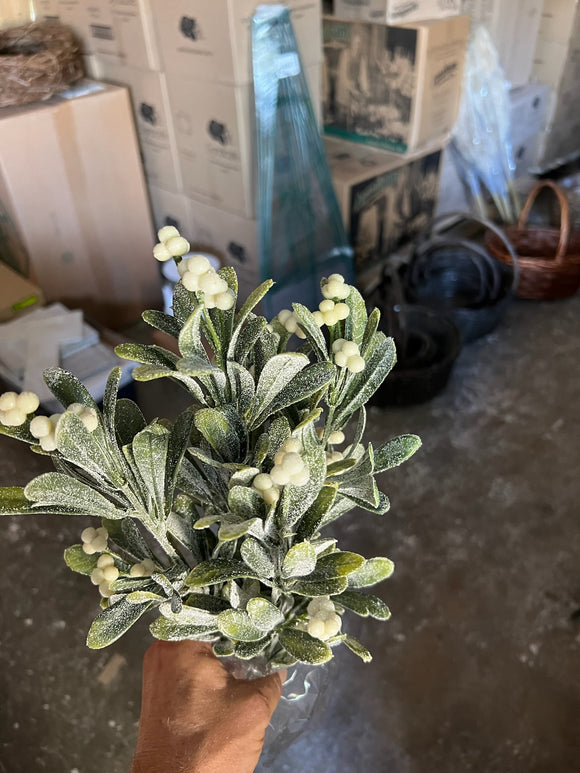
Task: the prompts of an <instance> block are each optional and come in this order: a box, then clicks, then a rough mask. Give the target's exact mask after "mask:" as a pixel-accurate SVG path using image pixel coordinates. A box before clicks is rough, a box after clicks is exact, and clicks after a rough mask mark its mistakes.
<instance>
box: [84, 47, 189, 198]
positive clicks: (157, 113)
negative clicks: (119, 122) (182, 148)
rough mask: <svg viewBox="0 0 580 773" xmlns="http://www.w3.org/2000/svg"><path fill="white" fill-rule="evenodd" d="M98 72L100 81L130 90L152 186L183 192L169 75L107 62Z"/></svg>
mask: <svg viewBox="0 0 580 773" xmlns="http://www.w3.org/2000/svg"><path fill="white" fill-rule="evenodd" d="M97 70H98V73H99V80H104V81H106V82H107V83H113V84H115V85H117V86H126V87H127V88H128V89H129V92H130V94H131V103H132V105H133V115H134V116H135V126H136V127H137V134H138V135H139V142H140V145H141V153H142V156H143V163H144V166H145V173H146V175H147V180H148V182H149V183H151V184H153V185H157V186H160V187H162V188H167V189H169V190H174V191H179V190H181V173H180V171H179V161H178V158H177V145H176V142H175V134H174V131H173V124H172V120H171V111H170V108H169V96H168V93H167V84H166V80H165V75H164V74H163V73H158V72H152V71H149V70H138V69H137V68H135V67H125V66H123V65H118V64H112V63H111V61H110V60H108V59H107V60H105V59H103V58H101V59H100V60H99V65H98V68H97Z"/></svg>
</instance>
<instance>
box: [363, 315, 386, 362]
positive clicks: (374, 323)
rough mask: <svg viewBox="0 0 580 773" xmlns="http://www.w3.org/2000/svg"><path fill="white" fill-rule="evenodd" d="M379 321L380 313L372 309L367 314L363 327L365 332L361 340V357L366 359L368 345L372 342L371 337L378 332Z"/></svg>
mask: <svg viewBox="0 0 580 773" xmlns="http://www.w3.org/2000/svg"><path fill="white" fill-rule="evenodd" d="M380 320H381V312H380V311H379V310H378V309H373V310H372V311H371V313H370V314H369V318H368V321H367V324H366V327H365V332H364V335H363V339H362V344H361V345H360V353H361V355H362V356H363V357H366V355H367V353H368V350H369V346H370V343H371V341H372V340H373V337H374V335H375V333H376V332H377V330H378V327H379V322H380Z"/></svg>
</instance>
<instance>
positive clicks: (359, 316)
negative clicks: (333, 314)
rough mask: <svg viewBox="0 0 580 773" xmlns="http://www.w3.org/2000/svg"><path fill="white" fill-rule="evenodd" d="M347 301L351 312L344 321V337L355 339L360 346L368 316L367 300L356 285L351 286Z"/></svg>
mask: <svg viewBox="0 0 580 773" xmlns="http://www.w3.org/2000/svg"><path fill="white" fill-rule="evenodd" d="M345 303H346V305H347V306H348V308H349V309H350V314H349V315H348V317H347V318H346V319H345V321H344V337H345V338H346V340H347V341H354V342H355V343H356V344H358V345H359V346H360V345H361V344H362V340H363V336H364V332H365V328H366V326H367V319H368V318H367V310H366V306H365V302H364V300H363V299H362V296H361V294H360V293H359V291H358V290H357V289H356V287H351V289H350V294H349V296H348V298H347V299H346V300H345Z"/></svg>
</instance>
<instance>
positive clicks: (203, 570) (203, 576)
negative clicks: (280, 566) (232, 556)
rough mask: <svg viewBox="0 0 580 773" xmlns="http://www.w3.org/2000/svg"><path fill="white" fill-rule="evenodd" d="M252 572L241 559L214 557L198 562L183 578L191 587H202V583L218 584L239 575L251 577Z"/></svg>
mask: <svg viewBox="0 0 580 773" xmlns="http://www.w3.org/2000/svg"><path fill="white" fill-rule="evenodd" d="M253 576H254V572H253V571H252V570H251V569H250V568H249V567H248V566H246V564H245V563H242V562H241V561H234V560H229V559H227V558H214V559H211V560H209V561H204V562H203V563H201V564H198V565H197V566H196V567H195V569H193V570H192V571H191V572H190V573H189V574H188V576H187V577H186V579H185V584H186V585H189V586H190V587H191V588H203V587H204V585H218V584H219V583H222V582H227V581H228V580H236V579H238V578H240V577H253Z"/></svg>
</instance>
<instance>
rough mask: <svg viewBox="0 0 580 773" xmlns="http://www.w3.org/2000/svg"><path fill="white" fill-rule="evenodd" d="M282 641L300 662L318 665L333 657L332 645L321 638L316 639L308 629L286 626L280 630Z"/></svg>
mask: <svg viewBox="0 0 580 773" xmlns="http://www.w3.org/2000/svg"><path fill="white" fill-rule="evenodd" d="M279 636H280V643H281V644H282V646H283V647H284V648H285V649H286V650H288V652H289V653H290V655H292V656H293V657H295V658H296V660H297V661H299V662H300V663H308V664H310V665H313V666H318V665H320V664H321V663H326V662H327V661H328V660H330V659H331V658H332V650H331V649H330V647H329V646H328V645H327V644H325V643H324V642H323V641H320V640H319V639H314V638H313V637H312V636H310V634H308V633H306V631H300V630H298V629H297V628H286V629H285V630H283V631H280V634H279Z"/></svg>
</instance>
